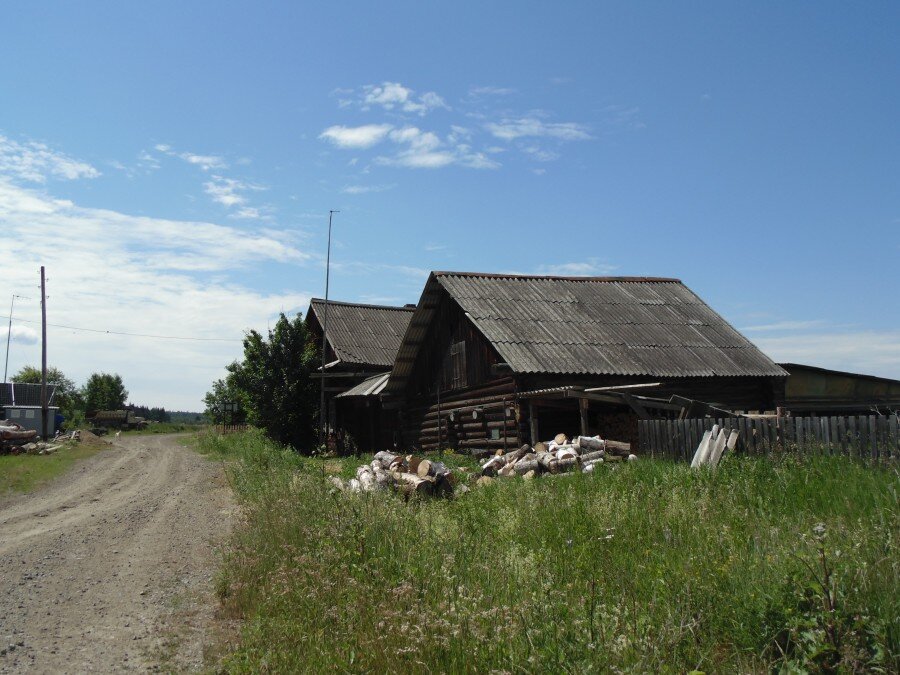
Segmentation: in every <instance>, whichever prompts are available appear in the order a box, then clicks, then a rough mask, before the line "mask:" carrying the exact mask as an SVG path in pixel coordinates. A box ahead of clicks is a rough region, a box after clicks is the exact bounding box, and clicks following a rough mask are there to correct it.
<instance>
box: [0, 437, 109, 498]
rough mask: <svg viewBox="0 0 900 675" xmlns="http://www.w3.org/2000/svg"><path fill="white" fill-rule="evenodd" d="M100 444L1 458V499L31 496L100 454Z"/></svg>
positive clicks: (77, 444) (0, 456) (71, 445)
mask: <svg viewBox="0 0 900 675" xmlns="http://www.w3.org/2000/svg"><path fill="white" fill-rule="evenodd" d="M105 447H106V446H105V445H100V444H87V443H85V444H81V443H74V444H69V443H67V444H65V445H63V447H62V448H60V449H59V450H58V451H57V452H55V453H53V454H52V455H0V497H2V496H4V495H8V494H10V493H15V492H32V491H33V490H35V489H36V488H38V487H40V486H41V485H43V484H44V483H46V482H48V481H50V480H53V479H54V478H56V477H58V476H60V475H62V474H63V473H65V472H66V471H67V470H68V469H69V468H70V467H71V466H72V465H73V464H74V463H75V462H77V461H78V460H80V459H86V458H88V457H90V456H92V455H95V454H97V453H98V452H100V451H101V450H103V449H104V448H105Z"/></svg>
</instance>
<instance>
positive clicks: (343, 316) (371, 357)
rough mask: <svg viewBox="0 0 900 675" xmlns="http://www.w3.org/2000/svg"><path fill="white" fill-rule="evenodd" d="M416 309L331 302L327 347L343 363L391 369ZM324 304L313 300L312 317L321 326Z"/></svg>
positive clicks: (310, 307) (329, 303) (315, 299)
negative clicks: (328, 346)
mask: <svg viewBox="0 0 900 675" xmlns="http://www.w3.org/2000/svg"><path fill="white" fill-rule="evenodd" d="M414 309H415V308H414V307H390V306H384V305H364V304H359V303H353V302H335V301H333V300H329V301H328V344H329V345H330V346H331V348H332V349H333V350H334V353H335V356H337V358H338V359H339V360H340V361H341V362H344V363H352V364H359V365H370V366H379V367H385V368H390V367H391V366H392V365H393V363H394V357H395V356H397V349H399V347H400V342H401V341H402V340H403V336H404V334H405V333H406V327H407V326H408V325H409V319H410V317H411V316H412V314H413V310H414ZM324 313H325V301H324V300H322V299H320V298H313V299H312V300H311V301H310V304H309V312H307V321H309V318H310V315H312V316H314V318H315V321H316V323H317V324H318V325H319V326H321V325H322V321H323V318H324Z"/></svg>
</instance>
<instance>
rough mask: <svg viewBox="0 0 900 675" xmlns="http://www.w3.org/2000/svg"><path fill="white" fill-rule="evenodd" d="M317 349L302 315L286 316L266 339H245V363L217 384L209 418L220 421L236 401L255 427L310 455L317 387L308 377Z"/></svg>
mask: <svg viewBox="0 0 900 675" xmlns="http://www.w3.org/2000/svg"><path fill="white" fill-rule="evenodd" d="M317 356H318V350H317V349H316V346H315V344H314V341H313V340H312V339H311V336H310V334H309V332H308V331H307V328H306V324H305V323H304V322H303V317H302V316H300V315H299V314H298V315H297V316H296V317H294V319H293V320H289V319H288V318H287V317H286V316H285V315H284V314H282V315H281V316H280V317H279V319H278V322H277V323H276V324H275V327H274V328H273V329H270V330H269V332H268V335H267V336H266V337H263V336H262V335H260V334H259V333H257V332H256V331H250V332H249V333H248V334H247V335H246V337H245V338H244V359H243V361H240V362H238V361H235V362H234V363H232V364H231V365H229V366H228V367H227V370H228V375H227V376H226V377H225V379H224V380H217V381H216V382H214V383H213V388H212V390H211V391H210V392H209V393H207V395H206V397H205V399H204V400H205V401H206V405H207V414H208V415H209V414H210V413H212V414H214V415H215V414H217V413H218V417H214V418H213V419H221V408H220V407H219V406H220V405H221V403H222V402H224V401H227V400H231V401H235V400H236V401H238V402H239V404H240V407H241V409H243V410H244V411H246V413H247V419H248V421H249V422H250V423H251V424H254V425H256V426H258V427H261V428H262V429H264V430H265V431H266V433H267V434H268V435H269V436H270V437H271V438H273V439H274V440H276V441H279V442H280V443H284V444H285V445H291V446H293V447H294V448H296V449H297V450H306V449H309V448H311V447H312V446H313V443H314V440H315V420H316V418H317V416H318V400H317V396H316V392H317V388H316V386H315V383H314V382H313V380H312V378H311V377H310V374H311V373H312V372H313V370H314V369H315V367H316V363H317Z"/></svg>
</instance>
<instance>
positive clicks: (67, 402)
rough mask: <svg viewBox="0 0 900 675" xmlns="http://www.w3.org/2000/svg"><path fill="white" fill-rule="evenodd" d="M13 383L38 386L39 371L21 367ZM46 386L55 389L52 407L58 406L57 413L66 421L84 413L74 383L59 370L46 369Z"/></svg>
mask: <svg viewBox="0 0 900 675" xmlns="http://www.w3.org/2000/svg"><path fill="white" fill-rule="evenodd" d="M12 381H13V382H22V383H25V384H40V383H41V369H40V368H35V367H34V366H23V367H22V370H20V371H19V372H18V373H16V374H15V375H13V378H12ZM47 384H52V385H54V386H55V387H56V393H55V394H53V401H52V403H53V405H56V406H59V411H60V413H62V415H63V416H64V417H65V418H66V419H67V420H72V419H74V418H75V417H76V416H77V415H78V414H79V413H82V412H84V400H83V399H82V397H81V392H80V391H79V390H78V387H76V386H75V383H74V382H73V381H72V380H70V379H69V378H68V377H66V376H65V375H63V373H62V371H61V370H59V368H54V367H53V366H49V367H48V368H47Z"/></svg>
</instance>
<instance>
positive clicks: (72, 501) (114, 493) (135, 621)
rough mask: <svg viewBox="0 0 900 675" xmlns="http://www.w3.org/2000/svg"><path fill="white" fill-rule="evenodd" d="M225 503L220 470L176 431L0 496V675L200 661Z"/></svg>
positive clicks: (126, 441)
mask: <svg viewBox="0 0 900 675" xmlns="http://www.w3.org/2000/svg"><path fill="white" fill-rule="evenodd" d="M233 509H234V506H233V502H232V499H231V493H230V490H229V488H228V486H227V484H226V482H225V479H224V475H223V472H222V468H221V466H220V465H219V464H217V463H215V462H211V461H208V460H206V459H205V458H203V457H201V456H199V455H197V454H196V453H194V452H192V451H191V450H189V449H187V448H184V447H182V446H181V445H179V444H178V442H177V438H176V437H173V436H132V437H126V438H122V439H120V440H119V441H117V442H116V443H115V444H114V445H113V446H112V447H111V448H110V449H108V450H105V451H103V452H101V453H99V454H98V455H96V456H94V457H92V458H91V459H89V460H87V461H85V462H84V463H82V464H80V465H79V466H77V467H76V468H75V469H73V470H72V471H71V472H70V473H69V474H67V475H66V476H64V477H62V478H60V479H59V480H57V481H56V482H54V483H52V484H51V485H49V486H47V487H45V488H43V489H41V490H39V491H37V492H35V493H33V494H31V495H23V496H18V497H15V498H14V499H12V500H7V501H5V502H3V503H0V652H2V655H0V673H6V672H21V671H29V672H86V671H100V672H109V671H121V670H132V669H136V670H147V669H157V668H160V667H161V668H163V669H166V670H176V671H185V670H193V669H197V668H200V667H202V666H203V665H204V656H205V651H206V650H207V648H208V647H209V645H210V644H211V627H212V626H213V625H214V623H215V622H214V621H213V614H214V609H215V600H214V597H213V575H214V574H215V569H216V566H217V562H218V557H217V552H216V547H217V546H218V545H219V544H220V543H221V542H223V541H224V538H225V536H226V535H227V533H228V530H229V527H230V522H231V517H232V513H233Z"/></svg>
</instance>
